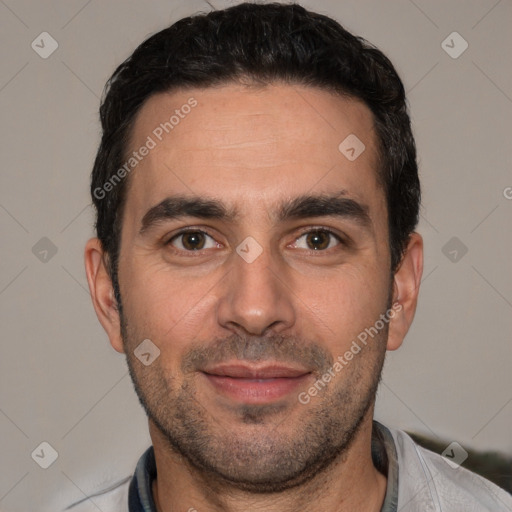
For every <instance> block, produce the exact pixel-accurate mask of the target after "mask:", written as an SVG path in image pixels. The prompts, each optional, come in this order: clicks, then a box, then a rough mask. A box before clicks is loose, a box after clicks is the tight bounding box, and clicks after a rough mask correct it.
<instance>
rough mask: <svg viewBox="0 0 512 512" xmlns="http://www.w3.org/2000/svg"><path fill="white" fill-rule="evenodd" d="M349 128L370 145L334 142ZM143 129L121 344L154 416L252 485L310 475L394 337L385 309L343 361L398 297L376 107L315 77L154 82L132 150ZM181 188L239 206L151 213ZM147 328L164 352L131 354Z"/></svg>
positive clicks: (350, 431)
mask: <svg viewBox="0 0 512 512" xmlns="http://www.w3.org/2000/svg"><path fill="white" fill-rule="evenodd" d="M190 98H194V100H196V101H197V105H196V106H194V107H193V108H190V109H188V108H185V109H181V107H182V106H183V105H185V104H189V105H190V104H191V102H190V101H189V100H190ZM176 109H178V110H180V109H181V110H180V112H181V115H180V116H179V117H180V119H179V122H177V123H176V124H175V125H174V126H173V128H172V130H170V129H169V133H166V132H165V131H163V132H162V133H160V132H161V131H162V130H160V131H159V130H158V129H157V128H158V127H159V126H160V123H164V122H165V121H169V119H170V117H171V115H173V114H174V113H175V110H176ZM185 111H186V112H188V113H186V114H185V113H184V112H185ZM189 111H190V112H189ZM174 121H176V120H175V119H174ZM155 129H157V130H156V132H155ZM155 134H160V136H161V139H162V140H159V137H157V136H156V135H155ZM349 135H355V136H356V137H357V138H358V139H359V140H360V141H361V142H362V143H363V144H364V146H365V149H364V151H363V152H362V153H361V154H360V155H359V156H358V157H357V158H356V159H355V160H354V159H353V155H354V154H357V152H358V149H359V148H360V147H362V146H357V145H356V146H354V144H359V143H358V142H357V141H356V143H354V140H355V139H349V141H350V140H352V144H349V145H348V147H344V153H343V152H342V151H340V149H339V145H340V143H341V142H342V141H344V140H345V139H346V138H347V137H348V136H349ZM148 136H150V137H151V138H152V139H153V141H154V142H155V146H154V147H153V148H152V149H151V150H150V151H149V153H148V154H147V155H146V156H145V157H144V158H143V159H142V160H141V161H140V162H139V163H138V164H137V167H136V169H135V170H133V172H132V174H131V176H130V180H131V183H130V187H129V190H128V195H127V202H126V207H125V213H124V218H123V229H122V241H121V250H120V260H119V275H118V276H119V283H120V292H121V297H122V308H123V318H122V319H121V321H122V335H123V336H122V339H123V346H122V347H121V346H120V345H117V346H116V345H115V344H114V346H116V348H117V349H118V350H124V351H125V352H126V355H127V360H128V364H129V367H130V371H131V374H132V378H133V379H134V382H135V387H136V390H137V393H138V395H139V398H140V400H141V402H142V403H143V405H144V407H145V409H146V411H147V413H148V415H149V418H150V420H151V421H152V422H153V423H154V425H156V427H157V428H158V429H159V431H160V432H161V434H162V435H163V436H164V437H165V439H166V440H168V442H169V444H170V446H172V447H173V448H174V449H175V450H177V451H178V452H180V453H181V454H182V455H183V456H185V457H186V458H187V459H188V460H189V462H191V463H192V464H193V465H195V466H196V467H200V468H208V469H209V470H211V471H213V473H214V474H217V475H219V476H221V477H223V478H224V479H227V480H228V481H231V482H236V483H237V484H238V485H239V486H241V487H243V488H246V489H250V488H252V486H254V488H256V487H257V486H258V485H259V486H260V487H259V489H261V488H262V487H261V486H262V485H264V486H265V485H266V488H267V489H268V490H272V489H274V490H275V489H277V488H285V487H286V486H290V485H293V484H296V483H298V482H299V481H303V480H305V479H307V478H309V477H310V476H312V475H313V474H314V473H316V472H317V471H318V470H319V469H320V468H321V467H323V466H325V465H326V464H327V463H328V462H329V461H330V460H332V456H334V455H337V454H339V453H340V452H342V451H343V450H344V449H345V448H346V447H347V446H348V444H349V443H350V441H351V440H352V439H353V437H354V434H355V433H356V431H357V428H358V426H359V425H360V424H361V422H362V421H363V419H364V418H366V419H367V418H368V417H369V415H371V413H372V406H373V400H374V395H375V391H376V387H377V384H378V380H379V376H380V372H381V369H382V363H383V359H384V354H385V350H386V338H387V328H388V325H387V324H385V325H384V327H383V328H381V329H380V330H379V332H378V334H376V335H374V336H373V337H368V341H367V344H366V345H363V344H362V343H360V342H359V343H358V344H359V346H360V348H361V350H360V352H358V353H357V354H356V355H354V356H353V358H352V359H351V360H347V359H346V358H344V361H345V363H344V365H343V368H342V369H341V370H339V369H338V370H332V367H333V365H334V363H335V362H336V361H339V359H338V357H339V356H341V357H344V354H345V353H346V352H347V351H349V350H350V348H351V346H353V341H354V340H357V339H358V338H357V337H358V335H360V334H361V333H362V332H363V331H365V329H368V328H370V327H372V326H374V325H375V324H376V321H377V320H378V319H379V317H380V315H381V314H383V313H385V312H386V311H387V310H388V308H389V307H390V306H391V303H390V289H391V282H390V252H389V246H388V227H387V208H386V202H385V196H384V192H383V190H382V188H381V187H380V186H379V185H378V184H377V180H376V168H377V149H376V140H377V139H376V134H375V132H374V127H373V121H372V116H371V113H370V111H369V109H368V108H367V107H366V106H364V105H363V104H362V103H360V102H358V101H356V100H350V99H347V98H341V97H338V96H334V95H332V94H330V93H328V92H325V91H321V90H318V89H314V88H304V87H298V86H297V87H295V86H294V87H292V86H286V85H279V86H269V87H266V88H260V89H255V88H252V89H251V88H244V87H241V86H235V85H229V86H223V87H220V88H208V89H205V90H199V89H193V90H190V91H185V92H183V91H181V92H174V93H171V94H158V95H155V96H153V97H151V98H150V99H149V100H148V101H147V102H146V103H145V105H144V106H143V108H142V109H141V111H140V112H139V114H138V116H137V119H136V122H135V125H134V130H133V137H132V140H131V144H130V151H133V150H138V148H140V147H141V146H143V145H145V144H147V141H148ZM150 145H152V144H150ZM350 147H354V148H355V151H351V149H350ZM347 155H348V156H349V157H350V158H347ZM322 195H324V196H329V197H331V198H332V199H331V201H328V202H327V203H324V204H323V206H322V203H319V201H318V200H315V199H311V200H309V201H307V202H306V203H305V204H302V208H293V209H292V208H290V206H300V205H299V204H298V201H295V204H292V201H294V200H297V198H300V199H303V198H304V197H305V196H314V197H316V198H318V196H322ZM175 196H180V197H181V198H182V199H192V198H195V199H197V198H199V199H202V200H211V201H214V202H218V203H221V206H223V207H224V210H225V213H228V214H229V213H232V214H233V215H232V216H231V217H230V216H222V215H221V213H222V211H221V210H222V208H214V209H212V208H211V206H212V204H209V205H208V204H207V205H203V207H204V206H210V209H209V210H210V214H209V215H207V214H206V213H205V208H197V207H196V209H195V211H194V212H192V211H189V212H188V214H186V215H171V214H175V213H176V212H177V211H178V210H179V209H176V208H174V206H175V204H174V203H170V204H168V205H167V207H160V208H159V209H157V210H153V212H152V214H148V215H146V214H147V212H148V211H149V210H150V209H152V208H153V207H155V206H157V205H159V204H160V203H161V202H162V201H164V200H165V199H166V198H171V199H173V198H175ZM336 198H337V199H341V202H340V203H336V201H335V199H336ZM350 201H351V202H350ZM329 204H330V205H336V206H337V207H339V208H338V213H339V214H337V215H335V214H334V213H333V212H332V211H331V212H330V214H328V215H325V212H326V205H329ZM308 205H309V209H308V208H306V207H307V206H308ZM217 206H218V205H217ZM365 214H366V215H365ZM144 218H145V222H144V223H143V219H144ZM143 225H144V229H143V230H142V232H141V228H142V226H143ZM183 229H187V230H188V233H185V234H183V232H182V230H183ZM315 230H316V231H317V232H316V233H315ZM381 323H382V322H381ZM146 339H149V340H151V343H152V344H154V345H155V346H156V347H158V349H159V351H160V354H159V356H158V357H157V358H156V359H155V360H154V361H153V362H152V363H151V364H149V365H145V364H143V363H142V362H141V361H140V360H139V359H138V358H137V357H136V355H135V354H134V351H135V349H136V348H137V347H138V346H139V345H140V344H141V342H142V341H143V340H146ZM146 343H147V342H146ZM150 346H152V345H150ZM145 357H146V358H147V357H148V356H145ZM330 368H331V372H332V373H331V379H330V382H328V383H325V382H324V385H323V386H319V385H317V391H318V392H317V393H316V394H315V393H314V392H311V393H310V392H309V391H308V390H310V388H311V387H312V386H314V384H315V382H316V381H317V380H318V379H319V378H321V377H322V375H323V374H324V373H325V372H328V370H329V369H330ZM337 368H339V367H337ZM332 375H334V376H332ZM301 393H302V395H301ZM306 395H307V397H309V400H307V399H306ZM299 396H302V397H303V399H302V400H299Z"/></svg>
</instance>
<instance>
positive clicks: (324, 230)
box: [164, 226, 349, 256]
mask: <svg viewBox="0 0 512 512" xmlns="http://www.w3.org/2000/svg"><path fill="white" fill-rule="evenodd" d="M319 232H320V233H327V234H329V235H332V236H333V237H334V238H335V239H336V240H337V241H338V242H339V244H340V245H345V246H348V245H349V242H348V241H347V240H345V239H344V238H342V237H341V236H340V235H338V234H337V233H335V232H334V231H332V230H331V229H329V228H326V227H323V226H315V227H313V228H306V229H305V230H304V231H302V232H301V233H300V235H299V236H298V237H297V238H296V239H295V242H296V241H297V240H299V239H300V238H302V237H303V236H304V235H308V234H311V233H319ZM187 233H202V234H204V235H206V236H209V237H210V238H212V239H214V238H213V237H212V236H211V235H210V234H208V233H207V232H206V231H204V230H202V229H199V228H193V227H190V228H185V229H182V230H180V231H179V232H178V233H176V234H174V235H173V236H172V237H171V238H169V240H167V241H166V242H164V245H165V246H171V247H172V249H173V251H174V252H175V253H178V254H181V253H183V252H185V253H188V254H187V255H190V254H196V255H197V256H201V255H202V253H203V251H208V250H209V249H200V250H197V251H187V250H183V249H176V248H175V247H173V246H172V245H171V242H172V241H174V240H175V239H177V238H179V237H180V236H182V235H184V234H187ZM336 247H337V246H336ZM334 248H335V247H331V248H330V249H334ZM330 249H321V250H315V249H303V250H305V251H307V252H309V253H315V254H318V253H322V252H328V251H329V250H330Z"/></svg>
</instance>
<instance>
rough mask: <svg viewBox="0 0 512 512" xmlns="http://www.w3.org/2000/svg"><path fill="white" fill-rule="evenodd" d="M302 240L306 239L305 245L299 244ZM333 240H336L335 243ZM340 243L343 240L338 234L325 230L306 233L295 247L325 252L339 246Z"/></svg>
mask: <svg viewBox="0 0 512 512" xmlns="http://www.w3.org/2000/svg"><path fill="white" fill-rule="evenodd" d="M301 239H305V244H299V243H298V241H299V240H301ZM332 240H335V243H331V242H332ZM340 242H341V240H340V238H339V237H338V236H337V235H336V234H334V233H333V232H332V231H328V230H325V229H324V230H315V231H308V232H307V233H304V234H303V235H302V236H300V237H299V238H297V242H296V243H295V246H296V247H298V248H300V249H308V250H311V251H323V250H325V249H330V248H331V247H334V246H336V245H339V243H340ZM304 245H305V246H304Z"/></svg>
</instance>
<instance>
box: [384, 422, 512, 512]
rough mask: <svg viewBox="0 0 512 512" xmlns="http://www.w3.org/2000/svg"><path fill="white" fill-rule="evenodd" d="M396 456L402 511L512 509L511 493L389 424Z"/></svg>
mask: <svg viewBox="0 0 512 512" xmlns="http://www.w3.org/2000/svg"><path fill="white" fill-rule="evenodd" d="M389 431H390V432H391V435H392V436H393V439H394V441H395V446H396V450H397V458H398V504H399V507H400V506H403V507H404V508H403V510H404V512H406V511H407V512H415V511H418V512H419V511H420V510H421V512H427V511H431V510H432V511H436V512H437V511H440V510H442V511H443V512H450V511H453V512H459V511H461V510H464V512H487V511H488V512H511V511H512V496H511V495H510V494H509V493H507V492H506V491H505V490H503V489H501V488H500V487H498V486H497V485H495V484H493V483H492V482H490V481H489V480H486V479H485V478H483V477H481V476H480V475H477V474H476V473H473V472H471V471H468V470H467V469H465V468H463V467H461V466H455V467H454V465H453V464H452V465H451V464H449V463H448V462H447V459H445V458H444V457H442V456H441V455H440V454H438V453H435V452H432V451H430V450H427V449H425V448H423V447H421V446H419V445H418V444H416V443H415V442H414V441H413V440H412V439H411V437H410V436H408V435H407V434H406V433H405V432H403V431H401V430H395V429H391V428H389Z"/></svg>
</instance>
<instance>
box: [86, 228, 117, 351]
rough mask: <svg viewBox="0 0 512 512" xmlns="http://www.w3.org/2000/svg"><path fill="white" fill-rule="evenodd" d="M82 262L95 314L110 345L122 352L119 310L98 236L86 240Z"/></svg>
mask: <svg viewBox="0 0 512 512" xmlns="http://www.w3.org/2000/svg"><path fill="white" fill-rule="evenodd" d="M84 262H85V272H86V275H87V282H88V284H89V291H90V293H91V299H92V304H93V307H94V310H95V311H96V316H97V317H98V320H99V321H100V323H101V325H102V326H103V328H104V329H105V331H106V333H107V335H108V337H109V340H110V344H111V345H112V347H113V348H114V349H115V350H116V351H117V352H120V353H123V352H124V347H123V341H122V337H121V327H120V326H121V324H120V318H119V311H118V309H117V304H116V300H115V294H114V288H113V286H112V280H111V279H110V276H109V274H108V271H107V267H106V265H105V253H104V251H103V248H102V246H101V242H100V240H99V239H98V238H91V239H90V240H88V242H87V244H86V246H85V251H84Z"/></svg>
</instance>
